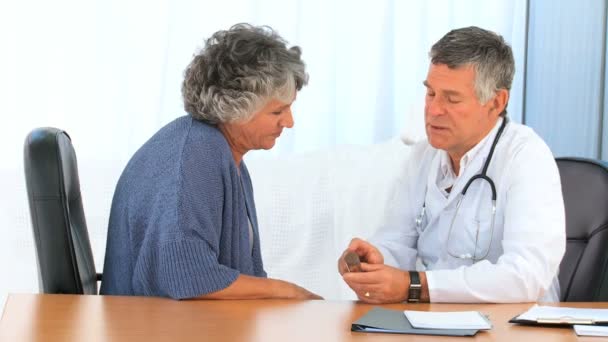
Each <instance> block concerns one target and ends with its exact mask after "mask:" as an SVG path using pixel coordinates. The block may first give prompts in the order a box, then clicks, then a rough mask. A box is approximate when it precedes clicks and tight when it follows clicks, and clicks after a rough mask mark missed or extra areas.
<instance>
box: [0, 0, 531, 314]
mask: <svg viewBox="0 0 608 342" xmlns="http://www.w3.org/2000/svg"><path fill="white" fill-rule="evenodd" d="M238 22H250V23H253V24H257V25H262V24H264V25H269V26H271V27H273V28H275V29H276V30H277V31H278V32H279V33H280V34H281V35H282V36H283V37H284V38H285V39H287V40H288V41H289V43H290V44H296V45H300V46H301V47H302V49H303V59H304V60H305V62H306V63H307V65H308V72H309V74H310V83H309V85H308V87H306V88H304V90H303V91H302V92H301V93H300V94H299V96H298V99H297V101H296V104H295V107H294V115H295V121H296V125H295V128H294V129H293V130H289V132H288V133H287V134H285V135H284V136H283V137H282V138H281V140H280V141H279V143H278V144H277V146H276V147H275V148H274V149H273V150H271V151H269V152H256V153H252V154H251V156H249V157H250V158H256V157H269V156H270V157H273V158H274V157H279V156H282V155H287V154H292V153H299V152H304V151H312V150H319V149H328V148H332V147H333V146H336V145H342V144H357V145H369V144H372V143H376V142H380V141H383V140H386V139H388V138H390V137H393V136H395V135H398V134H399V133H400V132H402V131H406V132H407V133H408V134H409V135H412V136H418V137H421V136H423V129H422V120H423V113H422V102H423V94H424V89H423V87H422V85H421V83H422V81H423V80H424V78H425V76H426V72H427V66H428V57H427V53H428V50H429V48H430V46H431V45H432V43H433V42H435V41H436V40H437V39H439V38H440V37H441V36H442V35H443V34H445V33H446V32H447V31H449V30H450V29H453V28H457V27H462V26H469V25H477V26H481V27H484V28H487V29H491V30H494V31H497V32H499V33H500V34H502V35H503V36H504V37H505V39H506V40H507V41H509V42H510V43H511V44H512V46H513V48H514V51H515V55H516V63H517V69H518V74H517V76H516V79H515V85H514V89H513V93H512V99H511V103H510V105H509V108H510V113H511V116H512V117H514V118H515V119H516V120H518V118H519V117H521V80H522V79H523V74H522V71H523V70H524V68H523V59H524V56H525V51H524V49H525V30H526V27H525V23H526V1H524V0H517V1H513V0H501V1H483V0H452V1H449V0H420V1H401V0H383V1H346V0H336V1H328V0H306V1H304V0H301V1H278V0H257V1H256V0H249V1H247V0H241V1H236V0H232V1H200V0H196V1H195V0H182V1H169V0H145V1H144V0H126V1H125V0H120V1H117V0H103V1H102V0H88V1H76V0H56V1H43V0H29V1H28V0H24V1H10V2H3V3H2V5H0V46H2V51H1V52H0V113H1V119H0V120H2V126H3V127H4V129H3V132H2V134H1V135H0V153H1V155H2V160H3V161H2V163H1V164H0V176H1V177H0V182H1V183H0V185H1V186H2V189H3V190H4V196H2V199H1V200H0V233H1V234H2V239H0V274H2V277H1V278H0V300H2V302H3V299H4V297H5V296H6V294H7V293H9V292H23V291H27V292H32V291H36V290H37V282H36V275H37V272H36V261H35V252H34V247H33V239H32V233H31V227H30V222H29V221H30V220H29V211H28V208H27V198H26V191H25V185H24V184H25V183H24V178H23V163H22V148H23V141H24V138H25V136H26V135H27V133H28V132H29V131H30V130H31V129H33V128H35V127H40V126H54V127H59V128H62V129H64V130H66V131H67V132H68V133H69V134H70V136H71V137H72V141H73V143H74V146H75V148H76V152H77V155H78V161H79V167H80V176H81V184H82V192H83V199H84V206H85V211H86V214H87V221H88V225H89V231H90V235H91V239H92V243H93V249H94V254H95V256H96V262H97V267H98V270H99V271H101V269H102V266H103V252H104V249H105V234H106V225H107V219H108V212H109V207H110V202H111V196H112V193H113V189H114V185H115V183H116V180H117V178H118V176H119V174H120V172H121V170H122V168H123V167H124V165H125V164H126V162H127V161H128V159H129V157H130V156H131V155H132V154H133V153H134V151H135V150H136V149H137V148H138V147H139V146H140V145H141V144H142V143H143V142H144V141H145V140H146V139H147V138H149V137H150V136H151V135H152V134H153V133H154V132H155V131H156V130H158V129H159V128H160V127H162V126H163V125H164V124H166V123H167V122H169V121H170V120H172V119H173V118H175V117H178V116H181V115H183V114H184V112H183V109H182V103H181V97H180V87H181V80H182V72H183V70H184V68H185V67H186V65H187V64H188V63H189V61H190V59H191V57H192V54H193V53H194V52H195V50H196V49H197V48H200V47H201V46H202V45H203V43H204V39H205V38H207V37H209V36H210V35H211V34H212V33H213V32H215V31H216V30H219V29H226V28H228V27H230V26H231V25H232V24H235V23H238Z"/></svg>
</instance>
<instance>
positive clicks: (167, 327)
mask: <svg viewBox="0 0 608 342" xmlns="http://www.w3.org/2000/svg"><path fill="white" fill-rule="evenodd" d="M562 305H564V306H573V307H595V308H608V303H564V304H562ZM530 306H531V304H530V303H528V304H468V305H467V304H395V305H386V306H385V307H387V308H392V309H406V308H407V309H418V310H437V311H441V310H446V311H447V310H479V311H481V312H483V313H486V314H488V315H489V316H490V319H491V320H492V323H493V324H494V328H493V329H492V330H490V331H487V332H480V333H478V334H477V336H475V337H474V338H473V339H474V340H476V341H516V342H524V341H535V342H536V341H577V340H580V341H584V340H585V339H583V338H580V339H577V336H576V334H575V333H574V331H573V330H572V329H569V328H539V327H526V326H518V325H513V324H510V323H507V321H508V320H509V319H510V318H512V317H514V316H516V315H518V314H519V313H521V312H523V311H525V310H526V309H527V308H529V307H530ZM371 308H372V306H371V305H366V304H360V303H356V302H350V301H286V300H247V301H245V300H235V301H174V300H170V299H161V298H142V297H112V296H73V295H36V294H18V295H15V294H13V295H10V296H9V297H8V300H7V302H6V305H5V307H4V312H3V314H2V319H1V320H0V341H45V342H53V341H286V342H295V341H351V340H352V341H400V340H404V339H407V340H408V341H433V340H438V339H441V340H453V341H457V340H458V341H464V340H467V341H470V338H466V337H448V338H445V337H443V338H439V337H436V336H422V335H390V334H377V333H374V334H372V333H357V332H351V331H350V324H351V322H353V321H355V320H356V319H358V318H359V317H360V316H362V315H363V314H364V313H366V312H367V311H368V310H370V309H371ZM587 340H589V341H598V340H599V339H597V338H592V337H589V338H587Z"/></svg>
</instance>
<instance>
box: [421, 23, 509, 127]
mask: <svg viewBox="0 0 608 342" xmlns="http://www.w3.org/2000/svg"><path fill="white" fill-rule="evenodd" d="M429 56H430V57H431V63H433V64H445V65H447V66H448V67H449V68H451V69H454V68H458V67H460V66H464V65H467V64H470V65H473V68H474V69H475V93H476V95H477V98H478V99H479V101H480V102H481V103H486V102H488V101H489V100H490V99H491V98H492V96H494V94H496V91H497V90H499V89H506V90H510V89H511V83H512V82H513V75H514V74H515V61H514V59H513V51H512V50H511V47H510V46H509V45H508V44H507V43H506V42H505V40H504V39H503V37H502V36H500V35H498V34H496V33H494V32H492V31H488V30H484V29H482V28H479V27H475V26H471V27H464V28H460V29H456V30H452V31H450V32H448V33H447V34H446V35H445V36H443V37H442V38H441V39H440V40H439V41H438V42H437V43H435V45H433V47H432V48H431V52H429ZM506 114H507V110H506V106H505V110H504V111H503V112H502V113H501V114H500V115H502V116H505V115H506Z"/></svg>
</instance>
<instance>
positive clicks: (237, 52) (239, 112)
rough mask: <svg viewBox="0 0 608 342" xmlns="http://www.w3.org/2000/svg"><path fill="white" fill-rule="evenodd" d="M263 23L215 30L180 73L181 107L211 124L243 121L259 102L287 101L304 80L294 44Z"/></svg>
mask: <svg viewBox="0 0 608 342" xmlns="http://www.w3.org/2000/svg"><path fill="white" fill-rule="evenodd" d="M286 44H287V42H286V41H285V40H284V39H283V38H281V37H280V36H279V35H278V34H277V33H276V32H275V31H274V30H273V29H272V28H270V27H268V26H252V25H249V24H236V25H234V26H232V27H231V28H230V29H229V30H226V31H224V30H222V31H218V32H216V33H214V34H213V35H212V36H211V38H209V39H207V40H206V41H205V46H204V48H203V49H201V50H200V51H199V53H197V54H195V56H194V58H193V60H192V62H190V65H188V67H187V68H186V71H185V72H184V82H183V84H182V97H183V99H184V109H185V110H186V112H188V113H189V114H190V115H191V116H192V117H193V118H195V119H197V120H201V121H204V122H207V123H210V124H214V125H216V124H219V123H230V122H236V121H247V120H248V119H250V118H251V117H252V116H253V114H254V113H255V112H256V111H257V110H259V108H261V106H262V105H264V103H265V102H266V101H267V100H269V99H271V98H276V99H278V100H281V101H283V102H287V103H289V102H291V101H292V100H293V95H294V94H295V92H296V91H299V90H300V89H302V87H303V86H304V85H306V83H308V74H307V73H306V67H305V64H304V62H303V61H302V59H301V58H300V55H301V50H300V48H299V47H298V46H293V47H291V48H287V46H286Z"/></svg>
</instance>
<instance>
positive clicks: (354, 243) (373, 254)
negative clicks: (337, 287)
mask: <svg viewBox="0 0 608 342" xmlns="http://www.w3.org/2000/svg"><path fill="white" fill-rule="evenodd" d="M349 252H354V253H356V254H357V255H358V256H359V259H360V260H361V263H368V264H384V256H382V253H380V251H379V250H378V248H376V247H374V245H372V244H371V243H369V242H367V241H365V240H362V239H359V238H354V239H352V240H351V241H350V244H349V245H348V247H347V248H346V250H345V251H344V252H343V253H342V255H341V256H340V258H339V259H338V272H340V274H341V275H344V273H346V272H348V267H347V266H346V261H345V260H344V256H346V254H348V253H349Z"/></svg>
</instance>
